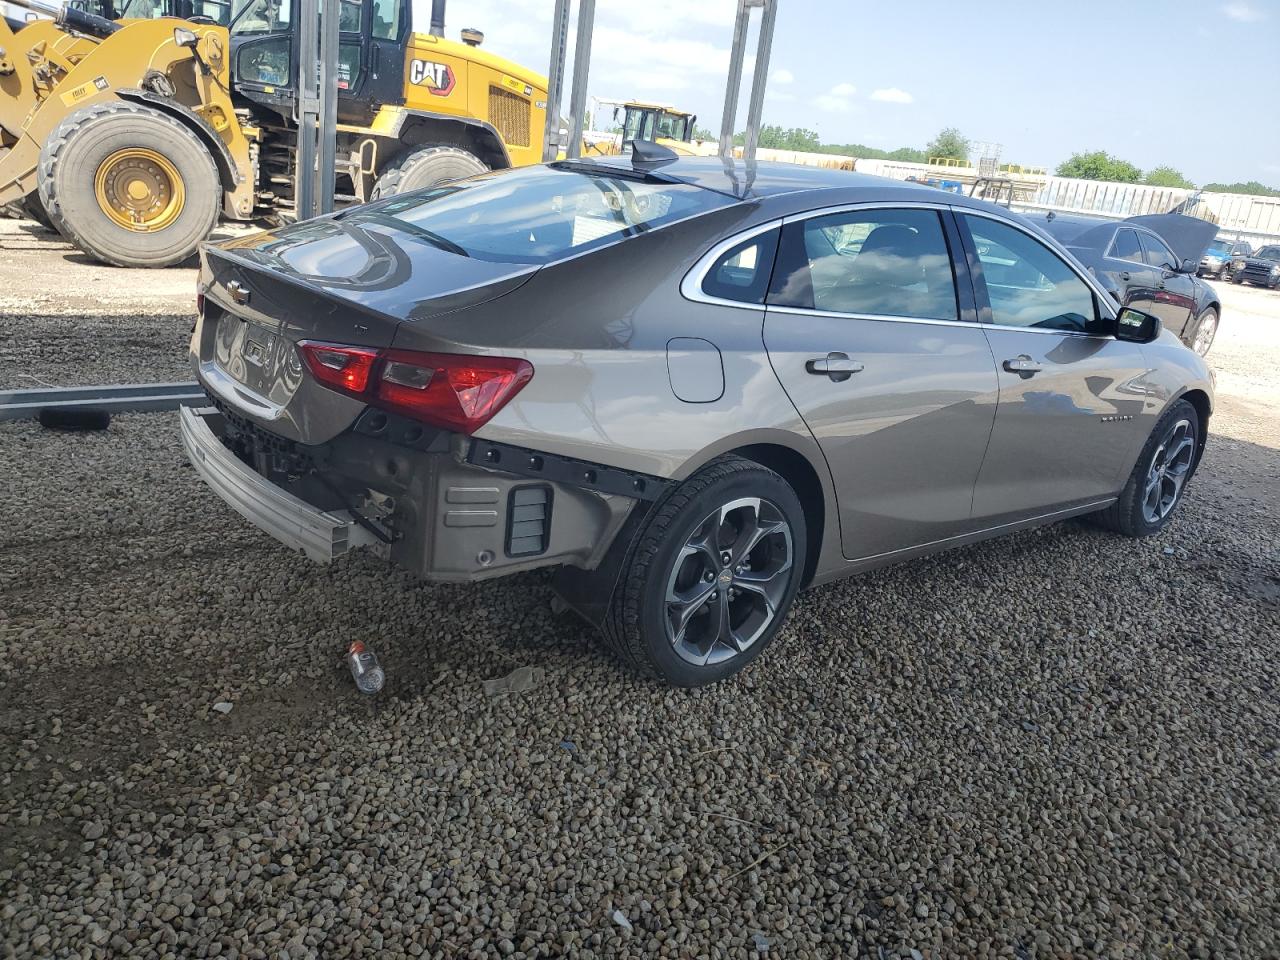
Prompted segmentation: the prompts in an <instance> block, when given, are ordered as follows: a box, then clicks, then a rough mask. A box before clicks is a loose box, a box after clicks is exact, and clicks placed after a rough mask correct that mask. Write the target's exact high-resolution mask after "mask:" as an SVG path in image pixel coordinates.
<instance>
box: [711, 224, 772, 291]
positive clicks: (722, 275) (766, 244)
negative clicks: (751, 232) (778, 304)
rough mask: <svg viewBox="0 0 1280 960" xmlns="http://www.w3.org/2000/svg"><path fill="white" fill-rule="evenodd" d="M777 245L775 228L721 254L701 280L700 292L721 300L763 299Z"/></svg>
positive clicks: (767, 286) (767, 287)
mask: <svg viewBox="0 0 1280 960" xmlns="http://www.w3.org/2000/svg"><path fill="white" fill-rule="evenodd" d="M777 249H778V231H777V230H769V231H767V232H765V233H762V234H760V235H759V236H756V237H751V238H750V239H748V240H744V241H742V243H740V244H738V245H737V246H735V247H733V248H732V249H731V250H729V251H728V252H727V253H725V254H722V255H721V256H720V258H719V259H718V260H716V262H715V263H714V264H713V265H712V267H711V269H710V270H708V271H707V275H706V276H705V277H704V278H703V280H702V292H703V293H705V294H706V295H707V296H709V297H717V298H719V299H721V300H737V301H739V302H740V303H764V297H765V294H766V293H767V292H768V289H769V275H770V274H771V273H772V272H773V257H774V254H775V253H776V252H777Z"/></svg>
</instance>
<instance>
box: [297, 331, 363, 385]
mask: <svg viewBox="0 0 1280 960" xmlns="http://www.w3.org/2000/svg"><path fill="white" fill-rule="evenodd" d="M298 352H299V353H301V354H302V359H303V362H305V363H306V365H307V369H308V370H310V371H311V375H312V376H313V377H315V378H316V379H317V380H319V381H320V382H321V383H323V384H324V385H325V386H326V387H332V388H333V389H334V390H340V391H342V392H343V393H354V394H362V393H364V392H365V390H367V389H368V388H369V374H370V373H371V372H372V370H373V365H374V363H376V362H377V359H378V351H377V350H374V349H373V348H372V347H344V346H341V345H340V344H336V343H315V342H313V341H310V340H303V341H302V342H301V343H299V344H298Z"/></svg>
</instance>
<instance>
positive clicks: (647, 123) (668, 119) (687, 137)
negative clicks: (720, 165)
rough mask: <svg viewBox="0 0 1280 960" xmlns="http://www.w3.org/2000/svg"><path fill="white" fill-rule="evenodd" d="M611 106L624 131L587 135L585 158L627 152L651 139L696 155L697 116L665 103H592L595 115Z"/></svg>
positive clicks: (616, 101) (584, 137)
mask: <svg viewBox="0 0 1280 960" xmlns="http://www.w3.org/2000/svg"><path fill="white" fill-rule="evenodd" d="M609 106H611V107H613V121H614V123H615V124H620V126H621V131H620V132H614V133H596V132H590V133H588V134H584V136H583V144H582V155H583V156H590V155H591V154H597V155H600V154H603V155H606V156H608V155H611V154H618V153H624V152H626V151H628V150H630V149H631V144H632V143H633V142H635V141H636V140H649V141H652V142H654V143H658V144H660V145H661V146H664V147H667V148H669V149H671V150H674V151H675V152H676V153H679V154H685V155H692V154H696V153H697V150H695V148H694V145H693V141H694V137H693V131H694V127H695V126H696V124H697V121H698V118H697V116H696V115H695V114H692V113H689V112H688V111H687V110H681V109H680V108H678V107H673V106H670V105H668V104H664V103H647V102H644V101H641V100H605V99H595V100H593V101H592V113H593V114H594V113H595V111H596V110H597V109H599V108H600V107H609Z"/></svg>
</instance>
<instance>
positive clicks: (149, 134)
mask: <svg viewBox="0 0 1280 960" xmlns="http://www.w3.org/2000/svg"><path fill="white" fill-rule="evenodd" d="M13 2H14V4H15V5H18V6H24V7H31V8H35V9H38V10H39V11H40V12H42V13H47V14H51V15H53V16H54V17H55V20H56V21H57V26H58V27H59V30H60V33H61V36H62V37H65V38H66V40H65V41H64V40H63V39H58V38H55V40H54V42H49V43H46V44H44V45H42V46H41V47H40V48H39V49H38V50H37V49H34V48H27V53H26V54H25V55H24V56H9V57H7V58H6V57H5V56H4V54H0V205H3V204H6V203H11V202H14V201H18V200H23V199H24V198H27V197H29V196H30V195H31V194H32V193H33V192H38V195H39V200H40V203H41V204H42V206H43V207H44V210H45V211H46V212H47V214H48V216H49V219H50V220H51V221H52V222H53V224H54V226H56V227H57V229H58V230H59V231H60V232H61V233H62V234H63V235H64V236H65V237H66V238H67V239H69V240H71V241H72V242H73V243H75V244H76V245H77V246H78V247H79V248H80V249H81V250H83V251H84V252H85V253H87V254H89V255H90V256H93V257H95V258H97V259H99V260H102V261H105V262H107V263H113V264H118V265H121V266H139V267H143V266H146V267H160V266H167V265H170V264H174V263H179V262H181V261H183V260H186V259H187V258H189V257H190V256H191V255H192V254H194V253H195V251H196V249H197V247H198V245H199V243H200V241H201V240H203V239H204V238H205V237H206V236H207V235H208V234H209V232H210V231H211V230H212V229H213V227H214V226H215V225H216V223H217V222H218V220H219V218H220V217H227V218H230V219H233V220H256V219H259V218H283V219H287V218H289V217H291V216H292V213H293V209H294V190H295V184H296V182H297V165H296V155H297V150H296V144H297V124H296V121H295V120H294V117H295V116H296V113H297V106H298V104H297V94H296V91H295V89H294V86H295V83H296V76H297V72H298V70H297V65H298V57H299V50H300V44H299V35H298V34H299V31H298V29H297V24H295V23H293V22H291V21H290V6H291V5H290V4H289V2H288V0H248V2H247V3H245V4H244V5H242V6H240V7H239V8H238V10H237V13H236V14H235V16H234V17H232V19H231V23H230V27H229V29H228V28H225V27H221V26H218V25H216V24H211V23H206V22H203V21H202V20H201V19H200V18H197V19H195V20H191V21H183V20H177V19H168V18H162V19H126V20H122V21H119V22H114V21H110V20H106V19H104V18H101V17H96V16H94V15H92V14H88V13H84V12H82V11H77V10H74V9H61V10H59V9H56V8H49V7H45V6H43V5H42V4H41V2H40V0H13ZM339 9H340V16H339V55H338V65H337V75H338V87H339V91H338V107H337V111H338V126H337V164H336V166H337V178H336V182H335V184H334V190H335V195H336V196H337V197H338V199H339V200H340V201H342V202H353V201H355V202H359V201H365V200H370V199H374V198H376V197H380V196H386V195H390V194H394V193H399V192H402V191H405V190H413V189H418V188H421V187H427V186H431V185H433V184H436V183H440V182H442V181H445V180H453V179H458V178H461V177H465V176H471V175H473V174H476V173H480V172H482V171H485V170H489V169H501V168H505V167H509V166H518V165H522V164H529V163H538V162H540V161H541V159H542V130H543V125H544V123H545V116H546V80H545V78H543V77H541V76H539V75H537V74H535V73H533V72H531V71H529V70H526V69H525V68H523V67H520V66H518V65H516V64H514V63H511V62H510V61H507V60H504V59H502V58H500V57H497V56H494V55H492V54H490V53H488V52H487V51H484V50H481V49H479V44H480V42H481V40H482V39H483V35H481V34H479V33H478V32H476V31H464V32H463V41H462V42H453V41H449V40H446V39H445V38H444V37H443V28H444V3H443V0H435V2H433V4H432V32H431V34H417V33H412V32H411V31H410V4H409V2H408V0H341V2H340V4H339ZM33 26H34V25H32V26H28V27H24V28H23V29H22V31H21V33H22V34H25V33H26V32H27V31H28V30H30V29H32V28H33ZM5 31H6V28H5V27H4V26H2V25H0V48H7V47H8V46H9V45H12V46H14V47H15V48H20V47H21V43H19V42H15V35H14V33H13V32H12V31H8V36H6V32H5ZM6 41H8V43H7V42H6ZM73 41H74V42H73ZM64 43H65V44H68V45H74V46H75V49H74V50H73V51H70V52H69V51H67V50H65V49H64V47H63V44H64ZM83 44H88V46H87V48H86V47H85V46H83ZM73 54H74V55H73ZM6 70H7V71H8V72H6Z"/></svg>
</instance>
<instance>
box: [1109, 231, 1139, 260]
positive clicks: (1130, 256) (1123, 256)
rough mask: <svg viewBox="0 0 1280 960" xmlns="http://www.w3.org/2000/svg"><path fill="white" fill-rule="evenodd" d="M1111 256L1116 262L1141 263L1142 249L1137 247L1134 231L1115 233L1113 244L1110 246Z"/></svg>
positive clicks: (1136, 235) (1136, 237)
mask: <svg viewBox="0 0 1280 960" xmlns="http://www.w3.org/2000/svg"><path fill="white" fill-rule="evenodd" d="M1111 256H1113V257H1115V258H1116V259H1117V260H1131V261H1133V262H1134V263H1142V262H1143V261H1142V248H1141V247H1140V246H1138V233H1137V231H1136V230H1129V229H1121V230H1117V231H1116V239H1115V242H1114V243H1112V245H1111Z"/></svg>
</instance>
